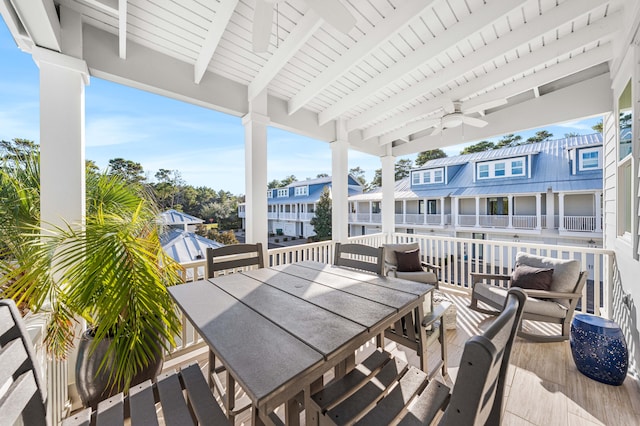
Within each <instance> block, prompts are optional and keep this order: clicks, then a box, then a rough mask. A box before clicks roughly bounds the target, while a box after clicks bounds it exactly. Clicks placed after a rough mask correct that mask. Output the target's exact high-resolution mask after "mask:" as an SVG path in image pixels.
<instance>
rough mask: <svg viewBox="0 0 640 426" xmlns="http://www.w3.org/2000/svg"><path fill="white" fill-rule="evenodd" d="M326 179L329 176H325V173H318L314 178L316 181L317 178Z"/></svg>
mask: <svg viewBox="0 0 640 426" xmlns="http://www.w3.org/2000/svg"><path fill="white" fill-rule="evenodd" d="M326 177H329V175H328V174H326V173H318V175H317V176H316V179H318V178H326Z"/></svg>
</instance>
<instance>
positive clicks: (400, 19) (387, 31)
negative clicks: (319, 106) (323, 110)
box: [289, 0, 436, 114]
mask: <svg viewBox="0 0 640 426" xmlns="http://www.w3.org/2000/svg"><path fill="white" fill-rule="evenodd" d="M435 1H436V0H427V1H425V0H422V1H409V2H405V3H404V4H403V5H402V6H400V7H398V8H397V9H396V10H395V11H394V12H393V14H392V15H391V16H389V17H387V18H386V19H384V20H383V21H382V22H380V23H379V24H378V25H376V26H375V27H374V28H373V29H372V30H371V31H370V32H369V33H367V34H366V35H365V36H364V37H362V38H361V39H360V40H359V41H358V43H356V44H355V46H353V47H352V48H351V49H349V50H348V51H346V52H344V54H343V55H342V56H340V57H339V58H338V59H337V60H336V61H335V62H333V63H332V64H331V65H329V66H328V67H327V68H326V69H325V70H324V71H323V72H322V73H321V74H320V75H319V76H318V77H317V78H316V79H314V80H313V81H312V82H311V83H309V84H307V85H306V86H305V87H304V88H303V89H302V90H301V91H300V92H299V93H298V94H297V95H295V96H294V97H293V98H291V100H289V114H293V113H295V112H296V111H297V110H299V109H300V108H302V107H303V106H305V105H306V104H307V103H309V102H310V101H311V100H312V99H313V98H314V97H316V96H317V95H318V94H319V93H320V92H321V91H322V90H324V89H325V88H326V87H327V86H329V85H330V84H331V83H332V82H334V81H335V80H336V79H338V78H339V77H341V76H342V75H343V74H344V73H346V72H347V71H348V70H349V69H351V68H352V67H353V66H355V65H356V64H358V63H359V62H360V61H361V60H362V59H363V58H364V57H365V56H367V55H369V54H370V53H371V52H372V51H373V50H375V49H377V48H378V47H379V46H380V45H381V44H383V43H384V42H386V41H387V40H389V38H391V37H392V36H394V35H395V34H396V33H397V32H398V31H399V30H401V29H402V28H404V27H406V26H407V25H408V24H409V23H410V22H411V21H413V20H414V19H417V18H418V17H419V16H420V15H421V14H422V13H423V12H424V11H425V10H426V9H428V8H429V7H431V5H432V4H433V3H434V2H435Z"/></svg>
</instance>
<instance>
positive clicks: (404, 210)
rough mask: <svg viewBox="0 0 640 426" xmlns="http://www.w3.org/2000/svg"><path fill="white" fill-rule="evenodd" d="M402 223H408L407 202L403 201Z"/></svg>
mask: <svg viewBox="0 0 640 426" xmlns="http://www.w3.org/2000/svg"><path fill="white" fill-rule="evenodd" d="M402 223H407V200H402Z"/></svg>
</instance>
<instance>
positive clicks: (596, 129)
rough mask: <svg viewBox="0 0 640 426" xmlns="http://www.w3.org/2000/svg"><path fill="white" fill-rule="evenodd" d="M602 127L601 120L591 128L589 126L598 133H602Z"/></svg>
mask: <svg viewBox="0 0 640 426" xmlns="http://www.w3.org/2000/svg"><path fill="white" fill-rule="evenodd" d="M603 126H604V123H603V122H602V120H600V122H598V123H596V124H594V125H593V126H591V128H592V129H593V130H594V131H596V132H598V133H602V132H603Z"/></svg>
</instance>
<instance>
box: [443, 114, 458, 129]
mask: <svg viewBox="0 0 640 426" xmlns="http://www.w3.org/2000/svg"><path fill="white" fill-rule="evenodd" d="M461 124H462V114H461V113H458V112H454V113H452V114H447V115H445V116H444V117H442V127H443V128H445V129H451V128H453V127H458V126H460V125H461Z"/></svg>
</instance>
